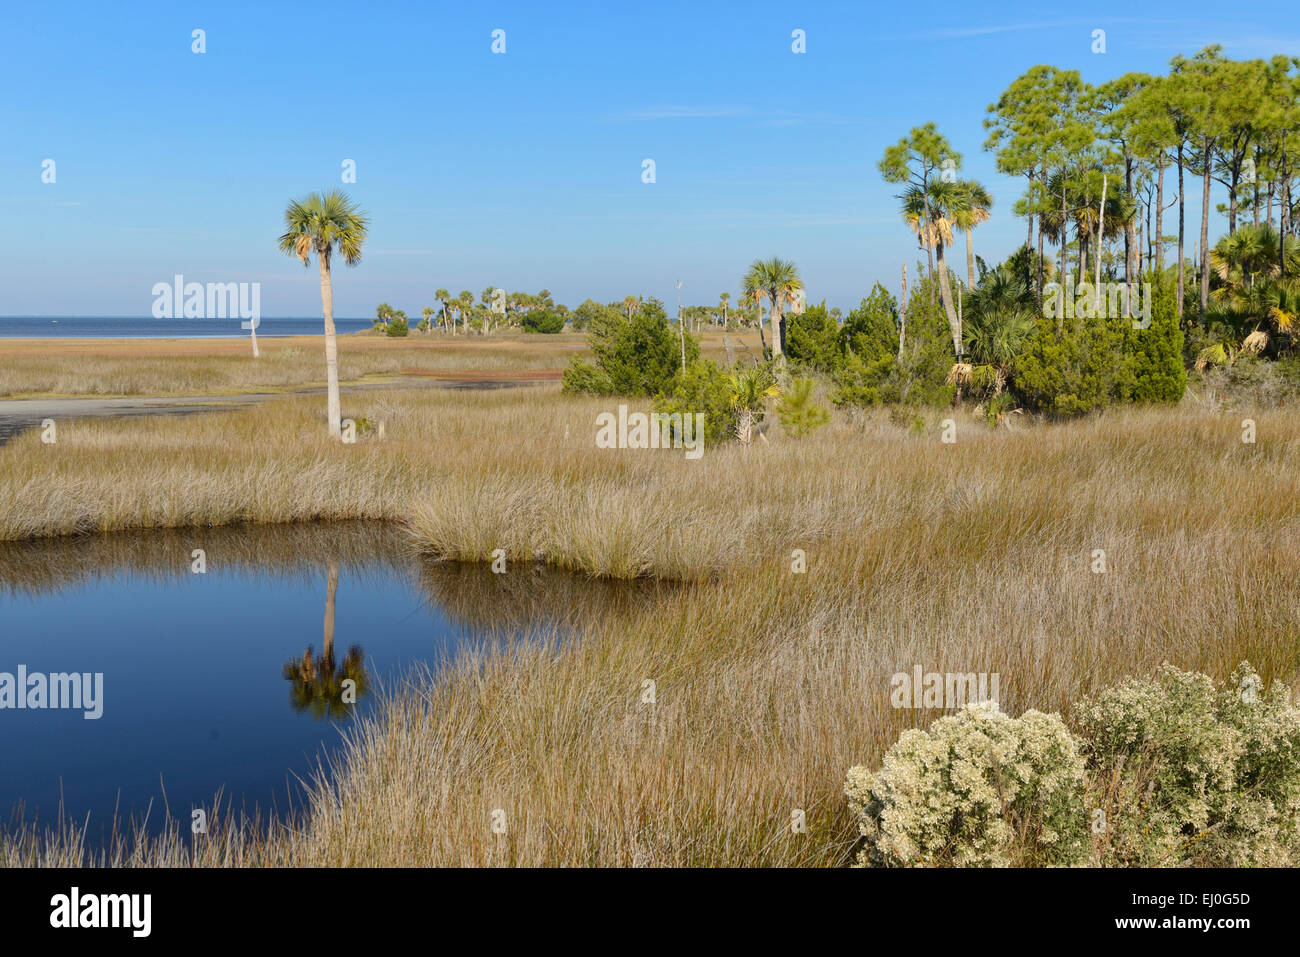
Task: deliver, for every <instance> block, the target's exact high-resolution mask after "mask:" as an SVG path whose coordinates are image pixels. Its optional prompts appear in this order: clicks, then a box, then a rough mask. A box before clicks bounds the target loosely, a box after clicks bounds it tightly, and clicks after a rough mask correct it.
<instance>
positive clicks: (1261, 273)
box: [1196, 223, 1300, 368]
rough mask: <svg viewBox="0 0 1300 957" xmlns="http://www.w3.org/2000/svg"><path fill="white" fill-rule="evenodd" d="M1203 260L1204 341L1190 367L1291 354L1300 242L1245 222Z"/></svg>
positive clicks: (1298, 305)
mask: <svg viewBox="0 0 1300 957" xmlns="http://www.w3.org/2000/svg"><path fill="white" fill-rule="evenodd" d="M1279 248H1280V249H1281V250H1282V256H1281V258H1280V260H1279V258H1278V257H1277V255H1276V252H1275V251H1276V250H1277V249H1279ZM1209 258H1210V280H1211V288H1210V295H1209V310H1208V311H1207V313H1206V316H1205V326H1206V329H1207V332H1208V342H1207V344H1206V345H1205V346H1204V347H1203V348H1202V349H1201V350H1200V352H1199V354H1198V355H1197V358H1196V365H1197V366H1198V367H1200V368H1204V367H1205V366H1208V365H1225V364H1229V363H1231V362H1233V361H1234V360H1235V359H1236V357H1237V356H1238V355H1240V354H1242V353H1245V354H1248V355H1259V354H1263V353H1270V354H1273V355H1282V354H1290V353H1292V352H1293V351H1294V349H1295V339H1296V336H1297V334H1298V333H1300V318H1298V316H1300V240H1297V239H1296V238H1295V237H1294V236H1279V235H1278V233H1277V230H1276V229H1274V228H1273V226H1271V225H1270V224H1268V223H1261V224H1259V225H1254V224H1247V225H1245V226H1241V227H1239V228H1238V229H1237V231H1236V232H1234V233H1230V234H1228V235H1226V236H1224V237H1222V238H1221V239H1220V240H1219V241H1218V242H1217V243H1216V244H1215V245H1214V247H1213V248H1212V249H1211V250H1210V257H1209Z"/></svg>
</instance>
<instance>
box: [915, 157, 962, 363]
mask: <svg viewBox="0 0 1300 957" xmlns="http://www.w3.org/2000/svg"><path fill="white" fill-rule="evenodd" d="M898 198H899V199H900V200H902V202H903V219H904V220H906V222H907V224H908V226H910V227H911V229H912V231H913V232H914V233H916V235H917V237H918V238H919V239H920V240H921V244H922V245H923V246H925V247H926V248H927V249H933V250H934V260H935V265H936V267H937V269H938V273H939V299H940V300H942V302H943V311H944V314H945V315H947V317H948V328H949V330H950V331H951V332H952V348H953V352H954V353H955V354H956V356H957V359H958V361H960V360H961V356H962V349H963V346H962V335H961V320H960V319H959V318H958V317H957V310H956V309H955V308H954V307H953V302H952V285H951V283H950V281H949V279H948V260H947V258H946V257H945V255H944V250H945V249H947V247H948V246H949V245H951V244H952V227H953V225H954V222H955V220H954V217H955V215H956V211H957V210H959V209H962V208H964V206H965V204H966V203H967V197H966V194H965V191H964V190H963V188H962V187H961V186H959V185H958V184H957V183H945V182H944V181H943V180H942V179H932V180H930V182H929V184H928V185H927V186H926V187H925V188H924V189H923V188H921V187H920V186H915V185H913V186H909V187H907V189H905V190H904V191H903V192H902V193H901V194H900V195H899V197H898Z"/></svg>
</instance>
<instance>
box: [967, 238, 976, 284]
mask: <svg viewBox="0 0 1300 957" xmlns="http://www.w3.org/2000/svg"><path fill="white" fill-rule="evenodd" d="M971 232H972V230H971V228H970V227H969V226H967V227H966V285H967V286H969V287H970V288H971V289H974V288H975V246H974V245H973V244H972V242H971Z"/></svg>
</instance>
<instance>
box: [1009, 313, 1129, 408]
mask: <svg viewBox="0 0 1300 957" xmlns="http://www.w3.org/2000/svg"><path fill="white" fill-rule="evenodd" d="M1131 325H1132V320H1131V319H1098V318H1091V317H1083V316H1079V315H1077V314H1076V315H1075V316H1073V317H1066V318H1061V319H1057V318H1054V317H1049V316H1040V317H1039V319H1038V321H1037V325H1036V327H1035V330H1034V332H1033V334H1032V335H1031V336H1030V337H1029V341H1028V343H1027V344H1026V345H1025V351H1024V352H1022V353H1021V354H1020V356H1019V357H1018V358H1017V359H1016V362H1015V366H1014V371H1013V382H1014V388H1015V391H1016V394H1017V395H1019V396H1020V399H1021V401H1023V402H1024V403H1025V405H1026V407H1028V408H1029V409H1031V410H1033V411H1035V412H1044V413H1046V414H1048V415H1051V416H1054V417H1066V416H1072V415H1081V414H1083V413H1085V412H1092V411H1094V410H1096V409H1104V408H1106V407H1107V406H1109V405H1111V404H1113V403H1115V402H1122V401H1125V400H1126V399H1127V398H1128V397H1129V396H1130V395H1131V394H1132V391H1133V363H1132V361H1131V359H1130V358H1128V357H1126V356H1125V355H1124V341H1125V338H1126V334H1127V333H1126V327H1128V326H1131Z"/></svg>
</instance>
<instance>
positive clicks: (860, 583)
mask: <svg viewBox="0 0 1300 957" xmlns="http://www.w3.org/2000/svg"><path fill="white" fill-rule="evenodd" d="M618 401H625V402H627V401H630V402H632V404H633V405H634V406H636V407H640V408H642V409H645V408H648V407H649V405H650V401H651V400H649V399H641V400H628V399H621V400H620V399H612V398H599V397H572V396H566V395H564V394H562V393H560V392H558V391H556V390H555V388H554V387H537V388H534V389H528V390H511V391H508V392H489V393H482V392H479V393H452V392H438V393H430V392H423V391H393V392H385V393H370V394H364V395H345V396H344V407H343V414H344V416H345V417H350V418H353V419H360V418H361V417H365V418H367V419H368V420H370V421H372V422H379V421H383V422H385V423H386V429H385V433H384V434H385V437H384V438H383V439H382V440H380V439H378V438H377V433H369V434H368V435H367V436H366V437H363V438H360V439H358V441H357V443H356V444H355V445H344V444H341V443H338V442H331V441H329V440H328V439H327V438H326V436H325V429H324V428H323V414H324V409H323V406H322V403H321V402H320V401H319V399H314V398H307V399H304V398H289V399H281V400H275V401H273V402H271V403H268V404H266V405H263V406H261V407H258V408H256V409H250V410H244V411H238V412H232V413H223V414H221V415H212V416H202V417H189V418H184V419H177V420H166V421H163V420H134V421H118V422H106V421H100V422H67V423H62V424H61V426H60V431H59V440H58V443H57V444H55V445H44V444H42V443H41V442H40V438H39V435H38V433H36V432H34V431H33V432H28V433H24V434H22V435H20V436H19V437H17V438H16V439H15V440H14V441H13V443H12V444H11V445H10V446H8V447H6V448H5V450H4V452H3V453H2V454H0V503H3V504H2V505H0V537H3V538H6V539H17V538H22V537H26V536H33V535H37V536H44V535H62V534H72V533H82V532H90V531H102V530H109V529H124V528H146V527H158V526H168V527H181V526H206V525H208V524H213V525H221V524H226V523H236V522H250V521H253V522H256V521H274V522H289V521H300V520H305V519H319V518H326V519H337V518H366V519H384V520H389V521H391V522H393V523H394V524H396V525H397V526H398V527H401V528H403V529H404V530H405V534H407V535H408V536H409V538H410V540H411V542H412V544H413V547H415V548H417V549H419V550H421V551H422V552H423V553H424V554H425V555H427V556H429V557H430V558H432V559H435V560H436V559H452V558H456V559H460V558H463V559H471V560H475V561H479V562H482V561H484V560H486V559H487V557H488V553H489V551H490V550H491V549H495V548H498V547H499V548H503V549H505V550H506V553H507V555H508V556H509V571H508V573H507V574H506V575H505V576H490V577H491V579H492V582H491V583H480V584H479V585H478V586H476V587H478V588H479V589H482V588H488V589H491V588H497V589H500V588H505V587H507V584H508V582H512V581H514V579H515V578H516V577H518V576H521V575H526V573H527V570H528V568H529V567H530V566H531V564H532V563H533V562H534V561H535V560H539V559H540V560H542V561H545V562H549V563H553V564H555V565H559V566H563V567H567V568H571V569H574V570H577V571H579V572H585V573H587V574H591V575H601V576H613V577H630V576H660V577H662V578H664V579H674V580H678V581H680V582H682V584H681V585H680V586H679V587H678V588H677V589H676V590H674V591H672V592H671V593H665V594H663V595H662V596H660V597H659V598H657V599H655V600H653V601H652V602H651V603H650V604H648V605H646V604H641V605H639V606H638V607H636V609H635V610H634V611H627V612H625V613H612V614H602V615H600V616H596V617H593V618H592V619H590V620H586V621H582V622H575V623H574V626H573V629H574V630H573V631H572V632H571V639H570V640H568V641H566V642H565V644H564V645H563V647H562V648H561V647H560V646H559V642H560V641H561V640H562V635H561V634H560V633H559V632H557V633H556V634H555V635H554V640H553V641H552V642H549V643H547V642H543V643H542V644H541V645H539V646H536V647H534V646H526V647H521V646H508V645H507V646H500V647H492V648H484V649H482V650H481V651H480V652H477V653H475V654H473V655H470V656H468V657H466V658H464V659H463V660H458V661H456V662H454V663H453V664H452V665H450V666H449V667H447V668H445V669H443V670H440V671H439V672H438V673H437V674H436V675H416V676H413V677H412V679H411V682H410V684H409V686H408V687H407V688H405V689H404V690H403V691H401V692H400V693H398V694H396V695H395V696H393V697H392V698H391V700H390V701H389V702H388V703H387V705H386V706H385V708H384V709H383V711H382V713H381V714H379V715H378V717H377V718H376V719H375V720H374V721H373V722H368V723H366V724H364V725H363V726H361V727H359V728H357V729H356V731H355V737H354V740H353V744H352V746H351V747H349V748H348V749H347V751H346V753H345V755H344V756H343V757H342V758H341V759H340V764H339V766H338V767H337V768H336V769H334V773H333V774H331V775H330V776H329V777H328V779H322V780H321V781H320V782H318V784H317V786H316V794H315V797H314V799H313V801H312V803H311V807H310V811H309V813H308V814H307V816H306V817H305V818H304V819H302V820H301V821H297V822H295V823H294V825H293V826H292V828H290V829H289V830H285V829H283V828H281V827H280V826H276V827H266V826H263V827H262V828H261V829H250V827H247V826H240V825H239V823H238V822H237V821H236V820H235V819H234V818H229V819H228V823H229V826H230V830H227V831H222V830H221V826H220V824H219V823H218V825H217V827H216V828H215V829H214V831H213V834H214V837H213V839H212V840H210V841H207V842H204V843H203V844H202V845H201V846H200V847H199V848H198V849H197V850H194V849H191V848H189V847H188V845H186V844H183V843H176V842H172V843H168V842H166V841H163V842H162V843H157V842H153V841H145V842H144V843H142V844H140V843H135V842H133V841H132V840H130V839H128V840H127V842H126V844H124V845H123V846H122V847H120V848H118V849H117V850H116V851H114V852H113V853H114V854H115V855H116V856H115V857H113V858H112V861H110V862H116V863H128V862H136V863H149V864H154V863H158V864H161V863H169V862H170V863H186V862H194V863H203V864H252V863H286V864H367V865H371V864H488V865H490V864H539V865H540V864H574V865H578V864H590V865H631V864H649V865H728V864H730V865H741V864H743V865H761V864H773V865H839V864H844V863H848V862H850V861H851V860H853V859H854V856H855V845H856V843H857V840H858V822H857V820H856V818H855V817H854V815H853V814H852V813H850V811H849V809H848V806H847V805H846V803H845V800H844V796H843V782H844V775H845V771H846V769H847V768H849V767H852V766H856V765H866V766H869V767H879V766H880V764H881V761H882V759H883V757H884V755H885V753H886V751H887V750H888V748H889V747H890V746H891V745H893V744H894V742H895V741H897V740H898V738H899V735H900V734H901V733H902V732H903V731H905V730H907V729H909V728H922V727H926V726H928V725H929V724H930V723H931V722H932V721H933V720H934V717H935V715H934V714H933V713H929V712H925V711H919V710H907V709H897V708H894V707H892V706H891V703H890V684H889V680H890V675H891V674H893V673H894V672H896V671H900V670H908V669H910V668H911V667H912V666H913V664H915V663H918V662H920V663H923V664H925V665H926V667H927V668H928V669H934V670H940V671H943V670H949V671H961V672H968V671H977V672H982V671H996V672H1000V673H1001V675H1002V681H1003V683H1002V689H1003V692H1002V707H1003V709H1004V710H1005V711H1006V713H1007V714H1009V715H1010V714H1014V715H1022V714H1023V713H1024V712H1026V711H1029V710H1037V711H1041V712H1043V713H1052V712H1056V713H1059V714H1061V715H1062V718H1063V720H1065V721H1066V723H1067V725H1068V726H1069V727H1071V728H1077V727H1078V726H1079V721H1080V718H1079V715H1078V714H1077V713H1076V712H1077V711H1078V708H1077V705H1076V702H1079V701H1083V700H1085V699H1087V698H1089V696H1091V695H1094V694H1095V693H1097V692H1098V691H1099V690H1100V689H1104V688H1106V687H1109V686H1114V685H1119V684H1121V682H1123V681H1124V680H1125V679H1127V678H1129V677H1131V676H1150V675H1155V674H1156V673H1157V670H1158V668H1159V667H1160V665H1161V663H1163V662H1166V661H1168V662H1172V663H1173V664H1175V665H1176V666H1177V667H1179V668H1180V669H1185V670H1190V671H1196V672H1203V673H1205V674H1207V675H1211V676H1214V677H1215V678H1216V679H1217V680H1219V681H1224V680H1227V679H1228V678H1229V676H1230V675H1232V673H1233V669H1234V668H1235V667H1236V665H1237V663H1238V662H1241V661H1243V660H1248V661H1250V662H1252V664H1253V665H1254V666H1255V667H1256V668H1257V669H1258V671H1259V674H1260V681H1261V684H1260V688H1261V694H1263V690H1262V689H1264V688H1266V687H1269V686H1271V685H1272V683H1273V682H1274V681H1275V680H1277V681H1281V682H1282V683H1283V684H1284V685H1287V686H1290V687H1295V686H1296V683H1297V681H1298V680H1300V674H1297V671H1296V662H1297V660H1300V622H1298V621H1297V618H1296V611H1295V605H1294V595H1293V589H1292V588H1291V586H1290V582H1291V580H1292V578H1293V575H1292V570H1293V569H1294V568H1295V567H1296V566H1297V563H1298V562H1300V544H1297V543H1300V535H1297V532H1298V531H1300V520H1298V514H1300V513H1298V510H1297V506H1296V502H1297V500H1298V499H1297V491H1298V489H1297V479H1296V475H1297V474H1300V471H1298V470H1297V465H1298V464H1300V439H1297V436H1300V413H1297V412H1294V411H1292V410H1289V409H1283V410H1273V411H1269V410H1267V409H1261V410H1258V411H1255V412H1253V413H1252V414H1253V416H1254V418H1255V420H1256V424H1257V441H1256V442H1255V443H1254V444H1247V443H1243V442H1242V441H1241V429H1240V417H1239V416H1238V415H1232V416H1228V415H1224V414H1223V413H1221V412H1217V411H1214V410H1212V409H1210V408H1208V407H1207V408H1200V407H1198V406H1196V405H1194V404H1191V403H1184V404H1183V405H1182V406H1180V407H1178V408H1174V409H1169V408H1154V407H1153V408H1146V409H1122V410H1114V411H1111V412H1109V413H1107V414H1105V415H1104V416H1094V417H1089V418H1086V419H1083V420H1079V421H1075V422H1069V423H1065V424H1060V425H1055V426H1051V427H1037V428H1025V427H1020V426H1018V425H1017V424H1015V423H1013V427H1011V428H1004V429H999V430H990V429H988V428H987V427H986V426H985V425H984V424H983V422H982V420H979V419H976V418H974V417H973V416H971V415H969V414H968V413H964V412H962V411H960V410H957V411H951V410H948V411H944V412H943V413H941V414H942V415H943V416H944V417H952V418H955V420H956V435H957V441H956V442H955V443H954V444H945V443H943V442H942V441H940V438H939V436H940V432H941V429H940V422H939V418H940V413H930V412H928V411H926V410H924V409H921V410H920V411H918V412H916V413H915V416H916V419H915V420H912V419H906V420H902V421H897V422H896V421H895V417H893V416H891V415H890V414H889V413H888V412H887V411H884V410H881V411H878V412H875V411H871V410H866V411H864V412H862V413H861V414H858V415H855V416H851V417H850V416H845V415H838V416H836V417H835V418H834V419H833V421H832V422H830V423H829V424H827V425H825V426H823V427H820V428H817V429H815V430H812V431H810V432H808V433H807V434H805V435H804V436H803V437H802V438H795V437H794V436H793V435H787V434H785V432H784V430H770V431H769V432H768V433H767V435H766V438H767V441H766V442H756V443H752V444H750V445H748V446H744V445H742V444H740V443H739V442H729V443H725V444H722V445H719V446H715V447H713V448H711V449H710V450H709V451H707V452H706V454H705V455H704V457H703V458H702V459H700V460H698V461H690V460H687V459H686V458H685V457H684V455H683V454H682V453H681V452H680V451H677V450H659V451H649V450H643V451H637V450H630V449H598V448H596V447H595V446H594V442H593V435H594V432H595V424H594V423H595V417H596V415H597V414H598V413H600V412H604V411H609V410H610V409H612V408H613V407H614V405H615V404H616V403H617V402H618ZM918 422H919V428H916V425H917V423H918ZM269 448H274V449H275V450H276V454H275V455H273V456H272V455H268V454H267V450H268V449H269ZM775 490H780V493H779V494H776V492H775ZM1224 503H1238V506H1239V507H1224ZM1096 549H1102V550H1104V552H1105V557H1106V571H1105V572H1104V573H1100V574H1098V573H1095V572H1094V571H1093V567H1094V563H1095V557H1094V552H1095V550H1096ZM796 550H798V551H799V552H801V553H802V555H803V558H804V565H803V567H804V569H805V570H804V571H802V572H798V571H796V570H795V569H796V568H798V567H799V564H798V560H797V559H798V556H796V555H795V552H796ZM447 567H454V566H447ZM503 579H504V580H505V581H503ZM519 580H520V581H524V580H525V579H523V578H520V579H519ZM458 587H469V586H468V584H465V585H462V586H458ZM454 590H455V589H453V591H454ZM485 604H486V605H487V606H490V605H491V601H490V600H489V601H487V602H486V603H485ZM882 610H886V611H882ZM647 680H651V681H654V682H655V688H656V693H655V703H654V704H653V705H650V704H647V703H644V702H643V700H642V697H643V695H644V682H645V681H647ZM1134 786H1137V785H1134ZM1270 799H1272V798H1270ZM496 808H501V809H504V810H505V812H506V814H507V819H508V821H509V826H508V831H507V834H506V835H505V836H496V835H494V834H493V833H492V831H491V830H490V827H489V824H490V814H491V812H492V811H493V810H494V809H496ZM796 809H798V810H802V811H803V812H805V814H806V820H807V831H806V833H794V832H792V830H791V823H790V822H791V814H792V812H793V811H794V810H796ZM47 838H48V840H49V841H50V842H51V843H46V840H47ZM77 840H78V838H77V837H76V834H75V832H68V833H65V834H64V835H63V836H62V837H61V838H60V837H51V836H50V835H45V836H44V837H42V836H39V835H35V834H31V833H27V834H26V835H25V836H22V835H20V836H17V837H11V838H9V839H7V840H6V842H4V843H3V844H0V859H3V860H4V861H5V862H6V863H31V862H36V861H44V862H59V861H65V860H70V859H72V858H73V857H75V856H76V853H77V848H78V847H79V845H78V844H77ZM1126 853H1127V852H1126ZM1116 859H1117V860H1118V859H1119V858H1118V857H1117V858H1116ZM1138 859H1145V858H1138Z"/></svg>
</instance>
